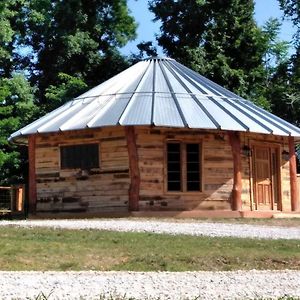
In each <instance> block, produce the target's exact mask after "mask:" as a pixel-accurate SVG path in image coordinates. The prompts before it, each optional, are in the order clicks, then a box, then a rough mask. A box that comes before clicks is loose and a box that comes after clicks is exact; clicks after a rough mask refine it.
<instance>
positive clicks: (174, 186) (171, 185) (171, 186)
mask: <svg viewBox="0 0 300 300" xmlns="http://www.w3.org/2000/svg"><path fill="white" fill-rule="evenodd" d="M180 190H181V184H180V181H168V191H174V192H175V191H180Z"/></svg>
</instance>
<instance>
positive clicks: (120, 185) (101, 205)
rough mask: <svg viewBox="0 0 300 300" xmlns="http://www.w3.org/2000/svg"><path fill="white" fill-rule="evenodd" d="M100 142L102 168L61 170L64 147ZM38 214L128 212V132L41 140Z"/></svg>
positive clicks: (64, 135) (86, 133) (119, 129)
mask: <svg viewBox="0 0 300 300" xmlns="http://www.w3.org/2000/svg"><path fill="white" fill-rule="evenodd" d="M83 143H99V145H100V146H99V152H100V153H99V155H100V168H96V169H91V170H90V171H88V172H85V171H83V172H82V171H81V170H79V169H64V170H61V169H60V151H59V146H60V145H74V144H83ZM36 170H37V190H38V192H37V211H38V212H50V211H53V212H56V211H57V212H87V213H89V212H106V211H108V212H109V211H124V212H125V211H127V210H128V188H129V183H130V178H129V165H128V152H127V143H126V139H125V134H124V129H123V128H122V127H117V128H105V129H97V130H86V131H84V132H83V131H78V132H70V133H67V132H66V133H60V134H47V135H43V136H38V137H37V149H36Z"/></svg>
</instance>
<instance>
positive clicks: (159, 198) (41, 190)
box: [35, 126, 291, 213]
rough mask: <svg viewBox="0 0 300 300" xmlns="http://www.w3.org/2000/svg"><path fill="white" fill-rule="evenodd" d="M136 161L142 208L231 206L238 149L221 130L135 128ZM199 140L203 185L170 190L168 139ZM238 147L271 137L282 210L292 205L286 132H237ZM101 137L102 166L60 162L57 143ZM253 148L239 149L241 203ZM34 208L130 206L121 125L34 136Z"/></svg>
mask: <svg viewBox="0 0 300 300" xmlns="http://www.w3.org/2000/svg"><path fill="white" fill-rule="evenodd" d="M135 137H136V147H137V157H138V167H139V176H140V183H139V195H138V198H139V205H138V207H139V210H140V211H143V210H154V211H155V210H160V211H164V210H169V211H174V210H178V211H181V210H231V205H232V189H233V155H232V149H231V144H230V141H229V137H228V134H227V133H226V132H222V131H209V130H207V131H205V130H193V129H172V128H159V127H154V128H152V127H151V128H150V127H144V126H143V127H136V128H135ZM167 141H180V142H182V143H189V142H191V143H200V144H201V145H202V147H201V149H202V150H201V151H202V153H201V154H202V170H201V171H202V191H199V192H168V191H167V182H166V181H167V179H166V178H167V176H166V142H167ZM240 142H241V149H243V147H244V146H245V145H247V146H249V148H251V147H252V145H253V143H262V144H270V145H272V144H274V145H277V146H278V147H279V149H280V150H279V151H280V181H281V192H280V193H281V199H282V209H283V210H284V211H290V210H291V200H290V181H289V178H290V177H289V176H290V175H289V158H288V157H284V156H283V155H281V152H282V151H284V150H285V151H287V152H288V151H289V148H288V139H287V138H284V137H278V136H271V135H259V134H248V133H241V134H240ZM83 143H99V152H100V159H99V161H100V168H99V169H92V170H90V172H89V174H84V173H82V172H81V171H80V170H78V169H65V170H61V169H60V149H59V147H60V145H74V144H83ZM251 163H252V158H251V155H249V156H248V155H245V153H243V150H241V169H242V195H241V199H242V210H244V211H247V210H255V209H256V207H255V203H254V200H255V199H254V194H253V174H252V173H253V172H252V165H251ZM35 164H36V172H37V173H36V181H37V212H92V213H93V212H95V213H97V212H112V211H113V212H126V211H127V210H128V201H129V197H128V191H129V188H130V170H129V169H130V168H129V160H128V148H127V139H126V134H125V129H124V127H113V128H103V129H95V130H86V131H77V132H76V131H75V132H66V133H59V134H47V135H37V137H36V157H35Z"/></svg>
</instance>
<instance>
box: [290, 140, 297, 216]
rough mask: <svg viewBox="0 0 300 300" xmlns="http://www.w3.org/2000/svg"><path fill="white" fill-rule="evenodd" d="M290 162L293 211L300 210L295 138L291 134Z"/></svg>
mask: <svg viewBox="0 0 300 300" xmlns="http://www.w3.org/2000/svg"><path fill="white" fill-rule="evenodd" d="M289 163H290V185H291V208H292V211H298V210H299V201H298V191H297V166H296V154H295V144H294V138H293V137H292V136H289Z"/></svg>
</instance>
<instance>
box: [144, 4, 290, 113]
mask: <svg viewBox="0 0 300 300" xmlns="http://www.w3.org/2000/svg"><path fill="white" fill-rule="evenodd" d="M149 5H150V10H151V11H152V12H153V13H154V14H155V20H160V21H161V23H162V25H161V33H160V34H159V36H158V43H159V45H161V46H162V47H163V49H164V52H165V53H166V54H167V55H169V56H171V57H173V58H175V59H177V60H178V61H180V62H182V63H184V64H185V65H188V66H190V67H191V68H193V69H194V70H196V71H198V72H199V73H202V74H203V75H205V76H207V77H208V78H210V79H212V80H213V81H215V82H217V83H219V84H220V85H222V86H225V87H227V88H228V89H230V90H232V91H234V92H236V93H238V94H239V95H241V96H244V97H247V98H250V99H252V100H253V101H255V102H257V103H258V104H260V105H262V106H264V107H265V108H269V106H270V104H269V102H268V101H267V98H266V95H265V84H266V83H267V80H266V79H267V78H268V75H269V73H270V72H273V70H271V66H273V60H274V59H275V60H278V61H281V60H282V59H283V58H284V56H285V55H286V50H287V45H286V43H281V42H279V41H277V34H278V28H279V23H278V21H276V20H270V21H269V22H268V23H267V24H266V26H265V28H260V27H258V25H257V24H256V22H255V20H254V17H253V15H254V1H252V0H250V1H249V0H241V1H240V0H229V1H223V0H212V1H207V0H191V1H183V0H178V1H176V0H164V1H163V0H152V1H150V4H149ZM271 62H272V63H271ZM266 63H268V68H266Z"/></svg>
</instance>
